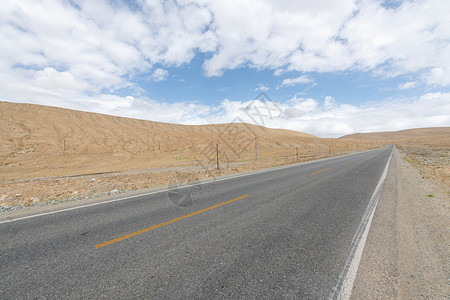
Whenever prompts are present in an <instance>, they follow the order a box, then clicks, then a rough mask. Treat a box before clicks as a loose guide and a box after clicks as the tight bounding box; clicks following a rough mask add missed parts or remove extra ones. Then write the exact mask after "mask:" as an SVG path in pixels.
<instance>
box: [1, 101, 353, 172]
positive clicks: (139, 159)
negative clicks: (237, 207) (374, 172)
mask: <svg viewBox="0 0 450 300" xmlns="http://www.w3.org/2000/svg"><path fill="white" fill-rule="evenodd" d="M255 137H257V144H258V158H268V157H271V158H276V157H282V156H288V155H290V156H292V155H296V152H300V155H302V154H305V153H308V152H320V151H322V152H323V151H327V152H328V151H330V152H331V151H332V152H339V151H344V150H348V149H349V143H348V142H347V141H336V140H330V139H320V138H317V137H315V136H312V135H309V134H305V133H300V132H296V131H290V130H279V129H268V128H265V127H261V126H255V125H249V124H219V125H176V124H168V123H160V122H152V121H144V120H137V119H130V118H123V117H115V116H109V115H102V114H96V113H89V112H82V111H75V110H69V109H63V108H56V107H49V106H42V105H35V104H22V103H9V102H0V141H1V143H0V179H17V178H34V177H44V176H62V175H75V174H88V173H94V172H117V171H129V170H136V169H144V168H160V167H168V166H174V165H176V166H179V165H192V164H198V163H199V161H200V162H201V163H202V164H210V163H215V159H216V149H215V147H216V144H219V156H220V158H219V159H220V160H222V161H223V160H226V161H230V162H236V161H246V160H247V161H248V160H252V159H254V157H255Z"/></svg>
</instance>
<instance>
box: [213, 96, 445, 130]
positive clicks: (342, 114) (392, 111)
mask: <svg viewBox="0 0 450 300" xmlns="http://www.w3.org/2000/svg"><path fill="white" fill-rule="evenodd" d="M248 105H252V106H253V107H258V108H259V111H258V110H255V109H254V110H251V111H249V109H248V108H247V109H246V110H244V109H243V108H246V107H248ZM264 106H265V105H264V103H261V102H254V101H246V102H239V101H230V100H225V101H223V102H222V105H221V108H222V113H221V114H220V115H210V116H209V117H208V118H206V119H205V123H208V122H215V123H217V122H219V123H226V122H230V121H231V120H233V119H235V118H236V117H239V119H240V120H243V121H244V122H249V123H254V124H258V125H264V126H268V127H271V128H282V129H290V130H297V131H301V132H306V133H310V134H314V135H317V136H321V137H339V136H342V135H345V134H351V133H355V132H373V131H391V130H402V129H408V128H417V127H438V126H450V116H449V114H448V112H449V111H450V93H428V94H425V95H422V96H420V97H416V98H410V99H399V100H392V99H389V100H386V101H380V102H376V103H370V104H363V105H349V104H337V103H335V100H334V98H333V97H330V96H327V97H325V99H324V101H323V104H321V103H320V102H319V101H317V100H315V99H311V98H298V97H294V98H292V99H291V100H290V101H288V102H287V103H285V104H283V103H274V104H273V105H272V107H278V108H281V110H282V114H281V115H280V116H277V117H273V115H272V117H269V116H268V115H267V114H264V117H263V118H262V119H261V118H260V117H258V115H259V114H263V113H262V112H263V111H264V110H263V109H262V108H263V107H264ZM249 112H250V113H249Z"/></svg>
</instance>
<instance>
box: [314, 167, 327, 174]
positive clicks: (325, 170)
mask: <svg viewBox="0 0 450 300" xmlns="http://www.w3.org/2000/svg"><path fill="white" fill-rule="evenodd" d="M329 169H330V168H326V169H323V170H320V171H317V172H314V173H311V175H314V174H317V173H320V172H323V171H327V170H329Z"/></svg>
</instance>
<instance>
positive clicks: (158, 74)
mask: <svg viewBox="0 0 450 300" xmlns="http://www.w3.org/2000/svg"><path fill="white" fill-rule="evenodd" d="M168 75H169V72H167V71H166V70H164V69H160V68H158V69H156V70H155V71H154V72H153V75H152V76H153V79H154V80H155V81H162V80H165V79H166V78H167V76H168Z"/></svg>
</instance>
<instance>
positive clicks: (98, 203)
mask: <svg viewBox="0 0 450 300" xmlns="http://www.w3.org/2000/svg"><path fill="white" fill-rule="evenodd" d="M380 149H383V148H378V149H373V150H367V151H364V152H358V153H351V154H346V155H341V156H335V157H327V158H322V159H318V160H311V161H305V162H301V163H297V164H292V165H288V166H280V167H273V168H270V169H267V170H261V171H253V172H248V173H245V174H238V175H232V176H227V177H224V178H219V179H213V180H208V181H203V182H202V181H200V182H197V183H194V184H188V185H183V186H179V187H175V188H171V189H163V190H158V191H154V192H149V193H143V194H139V195H133V196H128V197H123V198H118V199H112V200H106V201H102V202H97V203H91V204H85V205H80V206H75V207H70V208H63V209H59V210H55V211H49V212H45V213H40V214H35V215H30V216H24V217H19V218H15V219H9V220H4V221H0V224H4V223H11V222H15V221H20V220H26V219H31V218H36V217H41V216H47V215H52V214H56V213H61V212H66V211H71V210H76V209H81V208H86V207H91V206H97V205H103V204H107V203H113V202H118V201H123V200H128V199H132V198H138V197H142V196H148V195H153V194H158V193H164V192H167V191H172V190H175V189H184V188H187V187H192V186H196V185H199V184H207V183H214V182H218V181H223V180H228V179H234V178H239V177H245V176H251V175H257V174H261V173H266V172H272V171H278V170H283V169H287V168H293V167H296V166H299V165H307V164H311V163H315V162H319V161H326V160H332V159H338V158H342V157H346V156H352V155H358V154H361V153H365V152H369V151H374V150H380Z"/></svg>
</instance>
